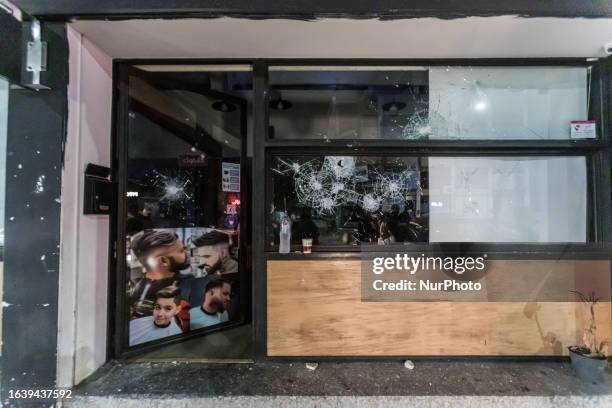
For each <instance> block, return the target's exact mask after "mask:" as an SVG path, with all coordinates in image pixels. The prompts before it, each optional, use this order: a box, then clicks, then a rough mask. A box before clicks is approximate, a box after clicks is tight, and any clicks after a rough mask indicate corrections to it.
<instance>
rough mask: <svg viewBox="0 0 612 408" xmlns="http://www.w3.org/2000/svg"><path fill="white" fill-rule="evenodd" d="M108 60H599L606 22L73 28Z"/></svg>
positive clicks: (340, 21) (163, 22)
mask: <svg viewBox="0 0 612 408" xmlns="http://www.w3.org/2000/svg"><path fill="white" fill-rule="evenodd" d="M73 24H74V27H75V28H76V29H77V30H79V31H80V32H81V33H83V34H84V35H86V36H87V38H89V39H91V40H92V41H94V42H95V43H96V44H97V45H98V46H100V48H101V49H103V50H104V51H105V52H106V53H107V54H109V55H110V56H112V57H114V58H251V57H253V58H525V57H598V56H603V45H604V44H606V43H608V42H610V41H612V30H611V28H610V27H612V18H552V17H546V18H521V17H518V16H495V17H468V18H457V19H452V20H444V19H439V18H414V19H403V20H386V21H385V20H378V19H346V18H321V19H316V20H314V21H299V20H283V19H263V20H251V19H244V18H230V17H224V18H215V19H204V20H202V19H193V18H192V19H157V20H155V19H147V20H121V21H104V20H89V21H88V20H79V21H76V22H74V23H73Z"/></svg>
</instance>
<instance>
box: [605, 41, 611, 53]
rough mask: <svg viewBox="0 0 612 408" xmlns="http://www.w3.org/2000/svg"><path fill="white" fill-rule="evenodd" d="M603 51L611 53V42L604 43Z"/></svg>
mask: <svg viewBox="0 0 612 408" xmlns="http://www.w3.org/2000/svg"><path fill="white" fill-rule="evenodd" d="M604 52H605V53H606V55H612V42H609V43H607V44H606V45H604Z"/></svg>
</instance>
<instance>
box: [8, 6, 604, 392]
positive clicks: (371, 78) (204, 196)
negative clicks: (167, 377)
mask: <svg viewBox="0 0 612 408" xmlns="http://www.w3.org/2000/svg"><path fill="white" fill-rule="evenodd" d="M94 8H95V7H94ZM89 11H91V10H89ZM91 12H92V13H93V14H96V13H97V15H98V16H99V15H100V13H101V12H95V10H94V11H91ZM404 12H407V11H406V10H404ZM50 13H52V12H51V11H50ZM466 13H468V12H466ZM55 14H64V15H79V14H81V15H82V16H83V17H81V18H79V19H77V20H76V21H72V22H71V23H70V24H67V25H66V27H67V28H66V33H65V38H64V40H63V41H64V43H65V44H66V47H67V50H68V51H69V53H68V55H69V56H68V57H67V58H66V61H67V63H68V66H69V71H68V72H69V78H68V80H67V81H66V82H65V86H66V88H65V89H66V90H67V96H66V102H67V107H68V108H67V112H66V115H65V118H67V125H66V133H67V141H66V145H65V150H64V152H65V156H64V161H63V171H62V174H61V180H62V192H61V212H62V217H61V220H58V222H60V226H61V227H60V228H61V231H62V237H61V259H62V261H61V265H60V266H59V270H60V274H59V276H58V279H57V283H58V286H59V291H58V293H59V295H58V300H57V301H56V306H57V307H58V309H59V311H58V316H59V317H58V322H57V329H58V332H59V333H60V334H59V336H58V346H57V347H58V353H59V354H58V360H62V364H60V365H58V373H57V378H58V383H59V384H69V385H73V384H75V383H78V382H80V381H81V380H82V379H83V378H85V377H87V376H88V375H90V374H91V373H92V372H93V371H94V370H95V369H96V368H98V367H99V366H100V365H101V364H103V363H104V362H106V361H108V360H111V359H140V360H145V361H155V360H160V359H166V360H172V359H182V360H193V361H201V360H206V361H210V360H215V361H218V360H220V361H262V360H278V361H287V360H298V361H307V360H312V359H316V360H320V359H334V360H342V359H355V358H357V359H364V358H367V359H372V358H373V359H389V358H406V357H407V356H410V357H417V358H418V357H457V356H460V357H471V358H490V357H504V358H525V357H527V358H564V357H565V356H567V347H568V346H570V345H573V344H576V343H579V342H580V340H581V336H582V329H583V326H584V325H585V324H586V323H585V322H586V319H587V318H588V316H586V317H585V316H584V315H583V313H582V308H583V305H582V304H581V303H580V302H579V301H578V300H577V298H576V295H575V292H576V291H577V292H580V293H591V292H593V293H595V294H596V296H597V297H598V298H600V301H599V302H598V303H597V305H596V306H595V309H594V310H595V315H596V320H595V321H596V323H597V328H598V338H599V339H602V340H603V339H609V338H611V337H612V317H611V316H612V315H611V313H612V308H611V303H610V290H611V287H612V284H611V271H612V264H611V262H612V251H611V249H612V248H611V247H610V240H611V237H612V210H611V208H610V202H611V198H612V189H611V168H612V167H611V161H612V150H611V147H610V140H611V138H612V127H611V125H610V124H611V123H612V116H611V114H610V112H612V108H611V105H610V100H611V99H610V98H611V97H612V93H611V91H612V62H611V60H610V57H608V56H607V55H606V53H605V51H604V50H603V49H601V46H602V44H604V43H605V42H606V41H610V40H612V37H611V38H607V36H610V35H612V32H610V31H609V29H608V28H609V26H610V21H611V20H610V18H609V17H610V16H609V15H602V16H599V18H594V19H593V20H590V21H586V22H585V21H583V20H581V19H572V18H567V17H569V16H567V15H563V16H562V17H566V18H553V19H542V18H537V17H538V14H537V13H536V14H535V15H533V16H531V18H524V19H521V18H516V17H510V16H497V17H486V18H485V17H480V18H478V19H476V20H473V19H472V20H470V19H469V18H465V17H466V15H478V13H476V14H469V13H468V14H464V15H463V16H462V17H461V18H456V19H455V18H451V19H449V20H438V19H431V18H416V19H413V20H411V19H405V17H411V16H408V15H406V14H401V15H400V14H398V16H396V19H393V20H389V21H384V20H383V21H381V20H357V19H350V18H347V19H340V20H335V19H334V18H322V19H320V20H318V21H299V20H297V19H293V20H292V19H288V20H284V19H283V20H258V19H247V18H221V19H215V20H205V19H197V18H191V19H186V20H180V19H179V20H147V19H132V20H118V21H103V20H101V19H88V18H86V17H85V15H87V12H85V11H83V12H82V13H76V12H75V13H55ZM102 14H103V13H102ZM246 14H249V13H246ZM349 14H350V13H349ZM501 14H506V13H501ZM487 15H489V14H487ZM402 16H403V17H402ZM236 17H241V16H238V15H237V16H236ZM242 17H244V16H242ZM336 17H338V16H336ZM412 17H414V16H412ZM421 17H429V16H425V15H424V16H421ZM547 17H548V16H547ZM491 19H493V20H491ZM517 19H518V20H517ZM544 20H548V21H544ZM517 21H518V23H520V27H519V26H517V25H516V24H517ZM56 24H57V23H56ZM474 27H477V29H476V31H474ZM542 27H548V28H550V29H552V28H555V29H558V30H560V32H561V31H563V32H565V33H566V34H564V35H561V36H559V35H557V34H555V35H556V37H555V38H556V41H558V42H560V43H563V41H561V40H563V39H565V40H566V41H570V40H572V39H574V37H575V36H576V35H577V33H582V34H581V35H583V36H584V38H585V39H583V40H581V41H577V42H575V43H573V47H574V48H569V49H567V48H566V47H564V46H563V44H553V42H552V37H545V38H544V39H538V36H537V35H536V34H537V33H539V32H541V29H542ZM504 29H507V32H505V31H504ZM585 30H590V31H588V35H587V34H585V32H586V31H585ZM475 32H477V35H475ZM504 32H505V33H506V34H504ZM424 33H427V34H424ZM509 33H514V34H513V35H514V36H515V38H514V39H512V40H509V39H508V38H507V37H508V36H509V35H510V34H509ZM281 34H282V35H281ZM279 35H280V37H281V39H280V40H279ZM418 35H423V36H424V38H429V39H430V43H429V44H424V42H423V41H414V42H409V41H407V40H403V39H402V38H408V37H410V36H411V38H414V37H415V36H418ZM257 36H260V37H259V38H258V37H257ZM284 36H286V37H288V38H282V37H284ZM372 36H374V39H372V38H371V37H372ZM403 36H406V37H403ZM45 38H46V39H48V40H49V41H51V38H50V37H45V36H44V35H43V40H45ZM209 38H213V39H214V40H210V41H205V40H203V39H209ZM453 38H455V39H456V42H449V41H451V40H452V39H453ZM527 39H531V40H532V42H531V43H526V42H521V41H522V40H527ZM292 41H293V42H292ZM326 41H328V42H329V43H326ZM268 42H270V43H268ZM200 43H202V44H200ZM204 43H205V44H204ZM467 43H469V44H471V45H470V46H465V44H467ZM296 44H301V45H296ZM595 44H596V45H597V46H595ZM458 45H461V46H462V47H463V48H462V49H461V50H457V49H456V47H457V46H458ZM509 46H512V48H505V47H509ZM198 47H200V48H198ZM296 47H297V50H296ZM51 55H53V54H50V56H51ZM43 79H44V78H43ZM41 92H44V91H41ZM11 163H12V162H11ZM11 163H9V165H11ZM88 165H95V166H88ZM7 171H9V170H7ZM7 208H8V207H7ZM9 216H11V215H10V214H8V213H7V217H9ZM5 286H6V285H5ZM66 367H69V368H68V369H66Z"/></svg>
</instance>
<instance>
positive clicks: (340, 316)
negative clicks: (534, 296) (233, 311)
mask: <svg viewBox="0 0 612 408" xmlns="http://www.w3.org/2000/svg"><path fill="white" fill-rule="evenodd" d="M491 262H506V263H508V262H517V261H491ZM518 262H520V261H518ZM538 262H541V263H542V265H543V267H544V266H546V268H544V269H547V268H549V267H550V265H546V263H547V262H554V263H555V264H557V265H559V267H560V268H566V267H567V265H565V263H567V262H569V263H576V262H577V263H580V262H595V263H600V262H603V263H604V264H603V265H597V266H598V267H602V266H603V267H605V268H607V270H609V267H610V266H609V262H608V261H538ZM593 265H594V264H591V265H589V264H578V267H591V266H593ZM267 266H268V270H267V275H268V280H267V336H268V338H267V354H268V355H269V356H470V355H487V356H519V355H521V356H558V355H566V354H567V346H569V345H572V344H576V343H578V342H579V341H580V339H581V337H582V332H581V330H582V320H583V307H582V305H581V304H579V303H574V302H543V303H532V302H362V301H361V291H360V289H361V286H360V285H361V262H360V261H358V260H348V261H345V260H306V261H303V260H295V261H268V264H267ZM495 266H496V268H501V267H504V266H503V265H501V264H497V265H495ZM505 267H506V268H509V269H510V268H513V269H516V267H517V264H506V266H505ZM607 300H608V301H607V302H603V303H600V304H599V305H598V307H597V317H598V323H599V337H600V338H602V339H605V338H607V339H610V338H611V334H612V321H611V304H610V302H609V299H607Z"/></svg>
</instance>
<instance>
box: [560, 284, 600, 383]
mask: <svg viewBox="0 0 612 408" xmlns="http://www.w3.org/2000/svg"><path fill="white" fill-rule="evenodd" d="M572 292H573V293H575V294H576V295H577V296H578V297H579V298H580V301H581V302H582V303H583V304H584V305H585V306H586V308H587V310H588V313H589V315H588V324H587V325H586V327H585V328H584V333H583V335H582V342H583V344H581V345H577V346H569V347H568V349H569V353H570V360H571V362H572V368H573V369H574V372H575V373H576V374H577V375H578V377H580V378H582V379H584V380H587V381H590V382H600V381H602V380H603V375H604V371H605V369H606V366H607V365H608V343H607V342H605V341H601V342H598V341H597V323H596V320H595V305H596V304H597V302H599V300H600V299H599V298H597V297H595V292H591V293H590V294H588V295H585V294H583V293H580V292H577V291H572Z"/></svg>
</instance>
